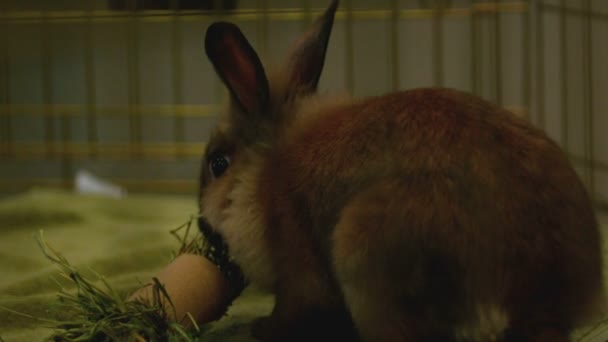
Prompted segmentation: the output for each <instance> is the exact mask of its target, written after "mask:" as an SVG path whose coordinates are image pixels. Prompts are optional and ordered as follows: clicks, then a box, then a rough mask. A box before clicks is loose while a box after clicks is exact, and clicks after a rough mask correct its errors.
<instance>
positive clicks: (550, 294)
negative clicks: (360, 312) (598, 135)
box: [273, 89, 602, 339]
mask: <svg viewBox="0 0 608 342" xmlns="http://www.w3.org/2000/svg"><path fill="white" fill-rule="evenodd" d="M297 129H298V130H299V131H297V132H294V133H293V134H291V135H290V139H289V140H286V141H285V143H284V144H283V146H284V147H282V148H281V149H280V151H282V152H279V153H277V155H276V156H277V158H278V160H277V159H275V160H273V168H275V169H276V170H277V174H281V175H282V177H281V179H283V180H285V181H286V182H285V184H288V185H287V186H288V187H289V191H290V192H292V194H293V198H297V199H298V201H299V202H298V203H300V207H301V208H302V210H305V211H306V214H303V215H305V216H308V217H309V219H310V221H311V226H312V227H314V229H316V230H317V234H316V236H319V240H320V241H319V243H320V244H321V245H323V246H329V248H330V249H332V251H331V252H330V251H328V252H327V253H332V255H333V257H334V260H333V264H334V267H335V268H336V270H335V272H336V273H338V275H337V278H338V279H339V280H340V282H341V283H342V284H341V285H342V286H343V291H344V292H345V293H346V297H347V302H348V292H349V286H350V285H349V284H348V283H349V281H352V280H353V279H357V275H355V274H354V273H353V274H350V273H349V275H345V274H346V273H348V272H351V271H352V272H355V271H353V267H354V269H356V267H355V266H353V265H356V260H362V261H361V264H360V265H359V266H360V267H361V268H362V269H363V270H364V273H362V274H360V275H359V277H361V278H362V279H358V280H356V281H358V282H359V283H361V282H364V283H367V282H368V281H367V280H365V279H363V278H366V277H372V278H374V277H375V278H374V281H375V282H376V283H377V284H379V285H377V286H379V287H378V288H377V287H376V285H375V286H373V292H375V293H377V292H381V293H382V292H384V293H383V294H382V295H381V296H380V298H378V297H377V296H376V297H374V300H375V301H377V302H378V303H382V302H383V300H389V299H390V301H389V302H390V303H395V302H399V301H402V303H403V302H408V301H416V300H420V299H421V298H422V299H423V298H427V300H426V302H425V303H422V304H424V307H425V310H427V311H428V312H427V314H428V315H429V317H430V316H432V317H435V318H437V317H444V318H445V320H446V324H447V325H450V324H451V325H454V326H456V325H458V326H462V327H464V328H462V329H464V330H463V331H464V332H463V334H464V335H463V336H468V335H467V334H473V333H471V332H470V331H468V330H467V329H468V328H467V324H469V323H467V322H466V321H462V322H460V321H459V319H457V318H456V317H457V316H458V315H457V313H460V314H463V315H464V316H467V317H477V318H475V319H478V320H479V319H482V318H480V317H479V316H480V315H482V316H483V315H492V313H488V312H489V311H493V312H495V313H494V315H495V316H497V317H498V318H496V320H497V321H500V322H502V323H500V324H504V327H506V326H513V325H515V326H523V325H526V326H529V325H531V326H539V325H540V326H543V325H546V326H549V325H557V326H559V325H563V328H564V329H566V330H568V329H570V328H571V327H572V326H573V325H574V324H576V323H577V321H578V318H580V317H582V316H583V315H584V314H585V313H586V311H588V310H589V309H590V308H591V307H592V306H593V303H594V302H595V301H597V300H598V299H599V298H601V292H602V289H601V286H602V285H601V274H602V272H601V253H600V245H599V240H600V238H599V233H598V228H597V223H596V220H595V216H594V213H593V210H592V206H591V203H590V201H589V199H588V196H587V193H586V191H585V189H584V187H583V185H582V183H581V182H580V181H579V179H578V177H577V175H576V173H575V172H574V170H573V168H572V167H571V166H570V164H569V163H568V161H567V158H566V157H565V155H564V154H563V153H562V152H561V150H560V149H559V147H558V146H557V145H556V144H555V143H554V142H552V141H551V140H550V139H549V138H547V137H546V135H545V134H544V133H542V132H541V131H540V130H537V129H535V128H533V127H532V126H530V125H529V124H527V123H526V122H525V121H524V120H523V119H520V118H517V117H515V116H513V115H512V114H510V113H508V112H506V111H504V110H502V109H499V108H498V107H496V106H494V105H492V104H490V103H489V102H486V101H484V100H481V99H479V98H477V97H474V96H471V95H467V94H464V93H460V92H457V91H452V90H447V89H419V90H413V91H408V92H404V93H395V94H390V95H387V96H383V97H377V98H371V99H369V100H365V101H363V102H358V103H355V104H351V105H341V106H337V107H333V108H332V107H328V109H327V111H326V112H324V113H320V115H318V118H316V119H315V120H311V121H310V122H308V123H307V124H306V125H301V126H297ZM302 204H304V205H302ZM335 227H337V228H335ZM363 260H365V261H363ZM412 260H418V261H419V262H420V263H421V264H419V265H418V264H417V265H413V264H412V263H411V262H410V261H412ZM374 265H376V266H374ZM408 267H409V269H417V268H418V269H420V268H422V269H424V268H430V270H428V269H427V270H426V271H424V270H423V271H420V272H421V273H418V274H416V275H412V274H411V273H409V276H407V274H408V273H407V272H406V271H405V270H407V269H408ZM373 268H375V269H376V270H383V271H384V272H383V274H384V275H386V277H385V276H384V275H377V274H378V273H377V272H380V271H377V272H371V273H369V274H368V271H369V270H371V269H373ZM347 269H348V270H347ZM433 269H434V270H433ZM427 271H428V272H427ZM429 272H430V273H429ZM355 273H356V272H355ZM366 274H367V275H366ZM412 277H414V278H415V279H413V278H412ZM437 282H439V283H441V284H440V285H437V284H434V285H433V283H437ZM345 283H346V284H345ZM359 285H360V284H359ZM357 286H358V285H357ZM383 286H385V288H386V289H393V290H394V289H402V291H397V293H394V294H393V297H395V298H391V295H390V294H389V293H390V291H388V292H387V291H386V290H382V288H383ZM366 288H367V289H368V290H369V288H368V287H364V289H360V288H358V289H357V290H356V291H355V292H356V293H357V295H356V296H357V297H360V295H361V291H363V292H365V289H366ZM407 289H409V293H408V290H407ZM351 292H352V291H351ZM446 296H447V297H446ZM430 298H443V299H446V300H440V301H438V302H434V301H432V300H430ZM448 298H449V300H447V299H448ZM433 303H434V304H433ZM409 305H410V306H411V303H410V304H409ZM405 306H407V305H405ZM480 308H481V309H480ZM488 308H490V309H488ZM351 310H353V308H351ZM395 310H399V305H397V307H396V308H395ZM452 310H454V311H452ZM479 310H482V311H483V310H485V311H483V312H480V311H479ZM488 310H489V311H488ZM364 311H370V309H369V308H366V309H365V310H364ZM496 312H498V313H499V314H496ZM393 314H394V315H396V316H399V314H400V313H399V312H394V313H393ZM401 314H402V313H401ZM413 314H414V315H420V313H413ZM354 315H355V316H356V314H354ZM501 315H502V316H501ZM530 315H536V316H539V319H540V320H541V321H542V320H546V321H547V322H544V321H543V322H540V323H539V322H538V321H535V320H533V319H529V317H530ZM365 316H366V317H369V314H365ZM422 316H424V315H422ZM503 316H504V317H503ZM355 321H357V318H356V317H355ZM526 322H528V323H526ZM361 324H364V323H361ZM494 324H499V323H496V322H495V323H494ZM500 324H499V325H500ZM370 326H373V327H378V324H376V323H374V324H371V325H370ZM384 328H387V327H384ZM387 329H388V330H387V331H390V328H387ZM521 329H522V330H525V328H521ZM490 330H491V329H490ZM518 333H520V332H518V331H515V332H513V334H515V335H517V334H518ZM522 334H525V333H522ZM371 336H372V337H373V336H374V335H373V334H372V335H371ZM379 337H381V338H384V337H386V336H375V337H374V338H379ZM486 337H487V336H486ZM482 339H483V338H482Z"/></svg>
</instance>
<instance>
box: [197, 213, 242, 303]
mask: <svg viewBox="0 0 608 342" xmlns="http://www.w3.org/2000/svg"><path fill="white" fill-rule="evenodd" d="M198 228H199V230H200V232H201V234H202V235H203V239H204V244H203V255H204V256H205V257H206V258H207V259H209V260H210V261H211V262H213V263H214V264H215V265H216V266H217V267H218V268H219V269H220V271H221V272H222V273H223V274H224V276H225V277H226V279H227V280H228V283H229V284H230V287H231V290H232V291H231V292H232V296H233V297H232V298H236V297H237V296H238V295H239V294H240V293H241V292H242V291H243V289H244V288H245V286H246V285H247V281H246V280H245V277H244V275H243V271H242V269H241V267H240V266H239V265H238V264H237V263H236V262H235V260H234V259H233V258H231V257H230V253H229V250H228V244H226V241H225V240H224V237H223V236H222V235H220V234H219V233H218V232H217V231H216V230H215V229H213V227H212V226H211V224H209V222H208V221H207V219H205V217H203V216H199V218H198Z"/></svg>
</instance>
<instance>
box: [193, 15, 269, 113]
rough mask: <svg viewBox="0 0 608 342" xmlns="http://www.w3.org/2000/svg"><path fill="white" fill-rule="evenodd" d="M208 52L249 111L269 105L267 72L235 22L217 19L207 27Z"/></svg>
mask: <svg viewBox="0 0 608 342" xmlns="http://www.w3.org/2000/svg"><path fill="white" fill-rule="evenodd" d="M205 52H206V53H207V57H208V58H209V60H210V61H211V63H212V64H213V67H214V68H215V71H216V72H217V74H218V75H219V76H220V78H221V79H222V81H224V83H225V84H226V87H228V90H230V93H231V94H232V96H233V97H234V99H235V101H236V102H237V103H238V105H239V106H240V107H241V109H242V110H243V111H244V112H245V113H247V114H259V113H260V112H262V111H263V110H264V109H265V108H266V106H267V105H268V98H269V95H268V94H269V91H268V80H267V79H266V73H265V72H264V68H263V67H262V63H261V62H260V59H259V57H258V55H257V54H256V53H255V51H254V50H253V47H251V45H250V44H249V42H248V41H247V38H245V36H244V35H243V33H242V32H241V30H240V29H239V28H238V27H237V26H236V25H234V24H231V23H227V22H217V23H214V24H211V26H209V28H208V29H207V35H206V37H205Z"/></svg>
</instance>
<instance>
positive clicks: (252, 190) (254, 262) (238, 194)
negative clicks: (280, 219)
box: [217, 157, 275, 290]
mask: <svg viewBox="0 0 608 342" xmlns="http://www.w3.org/2000/svg"><path fill="white" fill-rule="evenodd" d="M254 158H255V157H254ZM260 171H261V163H259V162H257V161H254V162H251V163H250V166H249V167H247V169H246V170H243V171H242V172H239V173H238V174H237V175H236V177H235V178H236V179H235V183H234V186H233V188H232V189H231V191H230V192H229V194H228V200H229V201H230V203H231V204H230V205H229V206H228V207H227V208H226V209H225V210H224V211H223V213H222V219H221V223H220V225H219V227H217V229H218V230H219V231H220V233H221V234H222V235H223V236H224V239H226V242H227V243H228V246H229V248H230V254H231V256H232V257H233V258H234V259H235V261H236V262H237V263H238V264H239V265H240V266H241V268H242V269H243V273H244V274H245V277H246V278H247V279H248V280H249V281H251V283H253V284H254V285H256V286H258V287H260V288H261V289H266V290H270V289H271V287H272V285H273V283H274V280H275V275H274V270H273V266H272V262H271V259H270V253H269V246H268V242H267V241H266V238H265V233H266V226H265V224H264V222H263V221H264V219H263V211H262V208H261V207H260V203H259V202H258V200H257V191H258V190H257V186H258V181H257V180H258V177H259V174H260Z"/></svg>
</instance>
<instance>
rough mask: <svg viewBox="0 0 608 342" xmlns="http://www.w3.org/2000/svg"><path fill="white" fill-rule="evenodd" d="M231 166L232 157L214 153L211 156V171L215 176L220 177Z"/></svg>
mask: <svg viewBox="0 0 608 342" xmlns="http://www.w3.org/2000/svg"><path fill="white" fill-rule="evenodd" d="M228 166H230V158H229V157H228V156H226V155H223V154H220V153H218V154H214V155H212V156H211V158H209V171H211V174H212V175H213V178H219V177H220V176H221V175H223V174H224V172H226V170H227V169H228Z"/></svg>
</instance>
